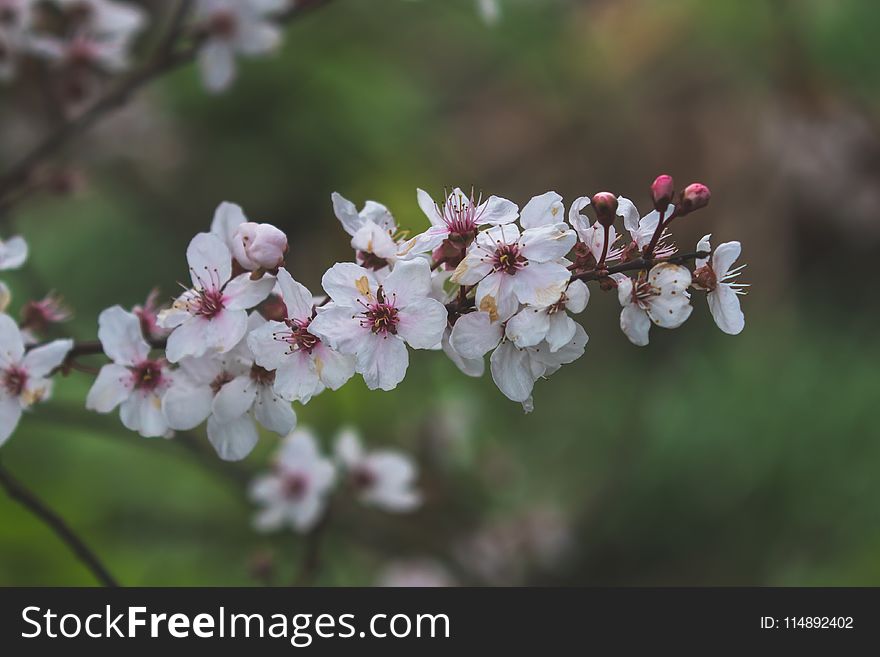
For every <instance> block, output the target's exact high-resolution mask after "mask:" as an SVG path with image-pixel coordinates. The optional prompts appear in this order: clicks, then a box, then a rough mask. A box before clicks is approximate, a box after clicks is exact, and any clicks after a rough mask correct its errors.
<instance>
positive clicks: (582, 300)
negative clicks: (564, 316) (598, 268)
mask: <svg viewBox="0 0 880 657" xmlns="http://www.w3.org/2000/svg"><path fill="white" fill-rule="evenodd" d="M565 298H566V301H565V308H566V310H568V311H569V312H571V313H574V314H575V315H577V314H578V313H581V312H583V311H584V308H586V307H587V302H588V301H589V300H590V288H589V287H587V284H586V283H584V282H583V281H581V280H577V281H572V282H571V283H569V284H568V288H567V289H566V290H565Z"/></svg>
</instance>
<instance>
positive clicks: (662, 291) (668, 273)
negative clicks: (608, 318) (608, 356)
mask: <svg viewBox="0 0 880 657" xmlns="http://www.w3.org/2000/svg"><path fill="white" fill-rule="evenodd" d="M612 278H613V279H614V280H615V282H616V283H617V297H618V300H619V301H620V305H621V306H622V307H623V310H622V311H621V313H620V328H621V330H622V331H623V332H624V333H625V334H626V337H627V338H629V340H630V342H632V343H633V344H634V345H637V346H639V347H644V346H646V345H647V344H648V331H649V330H650V329H651V324H652V323H654V324H656V325H657V326H660V327H663V328H669V329H673V328H678V327H679V326H681V325H682V324H684V322H685V321H686V320H687V318H688V317H690V316H691V312H692V311H693V306H691V302H690V294H689V293H688V291H687V289H688V287H689V286H690V284H691V272H690V270H689V269H688V268H687V267H682V266H681V265H673V264H670V263H660V264H659V265H654V267H652V268H651V271H650V272H649V273H648V275H647V277H644V276H639V277H638V278H637V279H635V280H633V279H631V278H630V277H629V276H626V275H624V274H612Z"/></svg>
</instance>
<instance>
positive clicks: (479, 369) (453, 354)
mask: <svg viewBox="0 0 880 657" xmlns="http://www.w3.org/2000/svg"><path fill="white" fill-rule="evenodd" d="M459 321H460V320H459ZM457 323H458V322H456V324H457ZM451 339H452V331H451V330H449V329H447V330H446V331H445V332H444V333H443V340H442V342H441V344H440V346H441V347H442V349H443V353H445V354H446V355H447V356H448V357H449V360H451V361H452V362H453V363H455V366H456V367H457V368H458V369H459V370H461V372H462V373H463V374H465V375H466V376H472V377H480V376H483V374H484V373H485V371H486V363H485V361H484V360H483V357H482V356H480V357H479V358H465V357H464V356H462V355H461V354H459V353H458V351H456V350H455V348H454V347H453V346H452V342H451Z"/></svg>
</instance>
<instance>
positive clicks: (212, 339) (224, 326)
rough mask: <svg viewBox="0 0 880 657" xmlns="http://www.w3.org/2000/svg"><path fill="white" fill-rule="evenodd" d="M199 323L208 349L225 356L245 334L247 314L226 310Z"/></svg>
mask: <svg viewBox="0 0 880 657" xmlns="http://www.w3.org/2000/svg"><path fill="white" fill-rule="evenodd" d="M200 319H201V318H200V317H196V318H195V320H200ZM201 323H202V334H203V336H204V340H205V343H206V346H207V347H208V349H211V350H213V351H215V352H216V353H218V354H225V353H226V352H227V351H231V350H232V349H235V347H237V346H238V344H239V343H240V342H241V340H242V338H244V335H245V333H247V326H248V314H247V312H246V311H244V310H232V309H230V308H227V309H225V310H223V311H222V312H221V313H219V314H217V315H214V317H212V318H211V319H208V320H204V319H202V322H201ZM182 328H183V327H182V326H181V327H179V328H177V329H175V331H174V332H175V333H177V332H178V331H180V330H181V329H182ZM172 335H173V334H172ZM169 344H170V340H169Z"/></svg>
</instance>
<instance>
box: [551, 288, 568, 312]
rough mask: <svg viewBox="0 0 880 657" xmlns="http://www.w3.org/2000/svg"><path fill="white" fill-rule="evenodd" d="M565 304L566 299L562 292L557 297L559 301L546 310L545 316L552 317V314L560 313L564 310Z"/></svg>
mask: <svg viewBox="0 0 880 657" xmlns="http://www.w3.org/2000/svg"><path fill="white" fill-rule="evenodd" d="M567 303H568V297H567V296H566V295H565V292H563V293H562V294H561V295H560V297H559V301H557V302H556V303H554V304H553V305H552V306H550V307H549V308H547V314H548V315H553V314H554V313H558V312H562V311H563V310H565V304H567Z"/></svg>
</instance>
